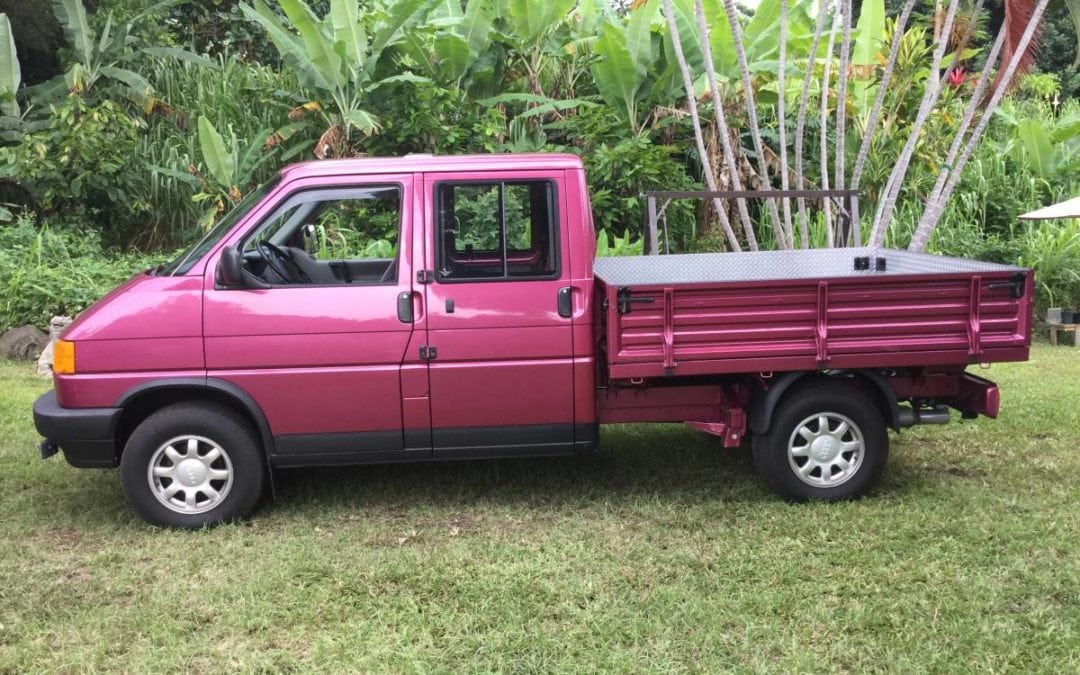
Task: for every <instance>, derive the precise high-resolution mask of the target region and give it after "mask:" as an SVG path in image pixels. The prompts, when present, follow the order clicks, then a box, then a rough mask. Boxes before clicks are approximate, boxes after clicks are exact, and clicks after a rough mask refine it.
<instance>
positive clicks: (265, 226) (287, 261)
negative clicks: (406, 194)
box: [242, 185, 401, 285]
mask: <svg viewBox="0 0 1080 675" xmlns="http://www.w3.org/2000/svg"><path fill="white" fill-rule="evenodd" d="M400 230H401V188H400V187H399V186H396V185H379V186H365V187H362V188H335V189H327V190H309V191H306V192H301V193H299V194H295V195H293V196H291V197H290V198H289V199H288V200H286V201H285V203H284V204H282V205H281V206H280V207H278V209H277V210H276V211H275V212H274V213H273V214H272V215H270V216H269V217H268V218H266V220H264V221H263V222H262V223H260V224H259V226H258V227H257V228H255V230H254V231H252V232H251V233H249V234H248V236H247V237H246V238H245V240H244V243H243V246H242V252H243V260H244V264H245V265H247V266H248V268H249V269H250V271H251V272H252V273H253V274H256V275H257V276H260V277H262V278H263V279H264V280H266V281H268V282H269V283H272V284H275V285H294V284H378V283H383V284H385V283H394V282H396V280H397V279H396V270H397V265H396V264H395V261H396V259H397V251H398V240H399V233H400Z"/></svg>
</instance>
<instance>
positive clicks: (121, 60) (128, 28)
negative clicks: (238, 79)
mask: <svg viewBox="0 0 1080 675" xmlns="http://www.w3.org/2000/svg"><path fill="white" fill-rule="evenodd" d="M169 4H172V2H171V0H166V2H161V3H158V4H155V5H152V6H150V7H149V8H146V9H145V11H143V12H142V13H140V14H138V15H136V16H135V17H133V18H132V19H131V20H130V21H128V22H126V23H124V24H123V25H120V26H114V25H113V22H112V16H111V15H108V16H107V17H106V20H105V23H104V25H103V26H102V27H101V30H100V31H95V30H94V29H93V28H92V27H91V26H90V23H89V21H88V20H87V17H86V9H85V8H84V7H83V3H82V0H52V5H53V11H54V12H55V14H56V18H57V20H58V21H59V22H60V25H61V26H62V27H63V29H64V35H65V36H66V37H67V41H68V44H69V45H71V47H72V50H71V53H72V57H73V59H72V64H71V66H70V67H69V68H68V71H67V72H66V73H65V74H64V76H63V80H64V83H65V84H66V85H67V89H68V90H69V91H71V92H75V93H80V94H83V93H90V92H92V91H93V90H94V88H95V86H96V85H97V83H98V81H100V80H103V79H104V80H109V81H110V82H111V83H114V84H119V85H122V86H123V87H125V88H126V90H127V94H128V95H129V96H131V97H132V98H134V99H135V100H136V101H140V102H141V101H145V100H147V99H149V98H150V97H151V96H152V94H153V87H151V86H150V83H149V82H148V81H147V80H146V78H145V77H143V76H142V75H141V74H139V73H138V72H136V71H134V70H132V69H130V68H128V67H125V66H127V65H128V64H130V63H132V62H133V61H135V60H137V59H140V58H142V57H144V56H145V55H155V56H169V57H171V58H176V59H180V60H185V61H191V62H193V63H198V64H200V65H202V66H206V67H213V65H214V64H213V62H212V61H209V60H207V59H205V58H203V57H200V56H198V55H196V54H192V53H191V52H188V51H185V50H183V49H178V48H175V47H161V46H154V47H150V46H144V47H140V48H138V49H136V48H133V46H132V44H133V42H134V40H133V39H132V31H133V29H134V28H135V26H136V25H138V24H140V23H142V22H147V21H151V20H153V19H154V18H156V17H157V16H158V13H159V12H160V11H161V10H162V9H163V8H164V7H165V6H167V5H169Z"/></svg>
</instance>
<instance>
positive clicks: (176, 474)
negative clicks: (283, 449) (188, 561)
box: [120, 402, 266, 528]
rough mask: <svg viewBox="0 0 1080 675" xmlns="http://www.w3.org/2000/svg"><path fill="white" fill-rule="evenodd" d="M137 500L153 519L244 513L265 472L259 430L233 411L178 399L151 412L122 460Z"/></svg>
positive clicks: (172, 521)
mask: <svg viewBox="0 0 1080 675" xmlns="http://www.w3.org/2000/svg"><path fill="white" fill-rule="evenodd" d="M120 471H121V478H122V481H123V485H124V492H125V494H126V495H127V498H128V501H129V502H130V503H131V505H132V507H134V509H135V510H136V511H137V512H138V513H139V515H140V516H142V517H143V518H145V519H146V520H148V521H149V522H151V523H154V524H155V525H167V526H171V527H182V528H198V527H203V526H205V525H215V524H217V523H221V522H227V521H231V520H235V519H237V518H243V517H244V516H246V515H248V514H250V513H251V511H252V510H253V509H254V508H255V505H256V504H257V503H258V500H259V497H260V496H261V495H262V491H263V484H264V482H265V478H266V466H265V463H264V460H263V454H262V451H261V448H260V445H259V442H258V439H257V437H256V435H255V432H254V430H252V428H251V426H250V425H249V424H248V423H247V421H246V420H244V419H243V418H242V417H240V416H239V415H237V414H236V413H234V412H233V411H231V410H229V409H227V408H223V407H221V406H217V405H213V404H209V403H197V402H192V403H178V404H175V405H171V406H168V407H166V408H162V409H161V410H159V411H157V412H155V413H154V414H152V415H150V416H149V417H147V418H146V419H145V420H144V421H143V422H142V423H141V424H140V425H139V426H138V427H136V428H135V431H134V432H133V433H132V434H131V437H130V438H129V439H128V442H127V444H126V445H125V446H124V454H123V456H122V457H121V460H120Z"/></svg>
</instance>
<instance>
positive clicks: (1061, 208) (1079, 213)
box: [1020, 197, 1080, 220]
mask: <svg viewBox="0 0 1080 675" xmlns="http://www.w3.org/2000/svg"><path fill="white" fill-rule="evenodd" d="M1020 218H1021V219H1023V220H1053V219H1055V218H1080V197H1075V198H1073V199H1066V200H1065V201H1063V202H1060V203H1058V204H1053V205H1051V206H1044V207H1043V208H1041V209H1036V210H1034V211H1032V212H1031V213H1025V214H1024V215H1022V216H1020Z"/></svg>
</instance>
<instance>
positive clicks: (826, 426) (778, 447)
mask: <svg viewBox="0 0 1080 675" xmlns="http://www.w3.org/2000/svg"><path fill="white" fill-rule="evenodd" d="M888 455H889V437H888V432H887V431H886V428H885V422H884V421H883V420H882V418H881V414H880V413H879V412H878V410H877V408H876V407H875V406H874V405H873V403H872V402H870V401H869V400H868V399H867V398H866V397H865V396H860V395H859V394H858V393H857V392H856V391H855V390H853V389H851V388H849V387H846V386H844V385H842V384H838V383H835V382H818V383H814V384H810V385H806V386H802V387H799V388H798V389H797V390H795V391H793V392H792V393H790V394H788V395H787V396H785V397H784V398H783V399H781V401H780V404H779V406H778V407H777V411H776V413H775V414H774V416H773V419H772V423H771V424H770V425H769V431H768V432H766V433H765V434H761V435H757V436H755V437H754V464H755V466H756V467H757V470H758V474H759V475H760V476H761V478H762V480H764V481H765V483H766V484H768V486H769V487H770V488H772V490H773V491H774V492H776V493H777V494H778V495H780V496H781V497H784V498H785V499H788V500H791V501H806V500H810V499H816V500H821V501H838V500H842V499H852V498H854V497H858V496H860V495H863V494H865V493H866V492H867V491H869V490H870V489H871V488H873V487H874V485H875V484H877V481H878V479H879V478H880V477H881V473H882V471H883V470H884V469H885V462H886V460H887V459H888Z"/></svg>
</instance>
